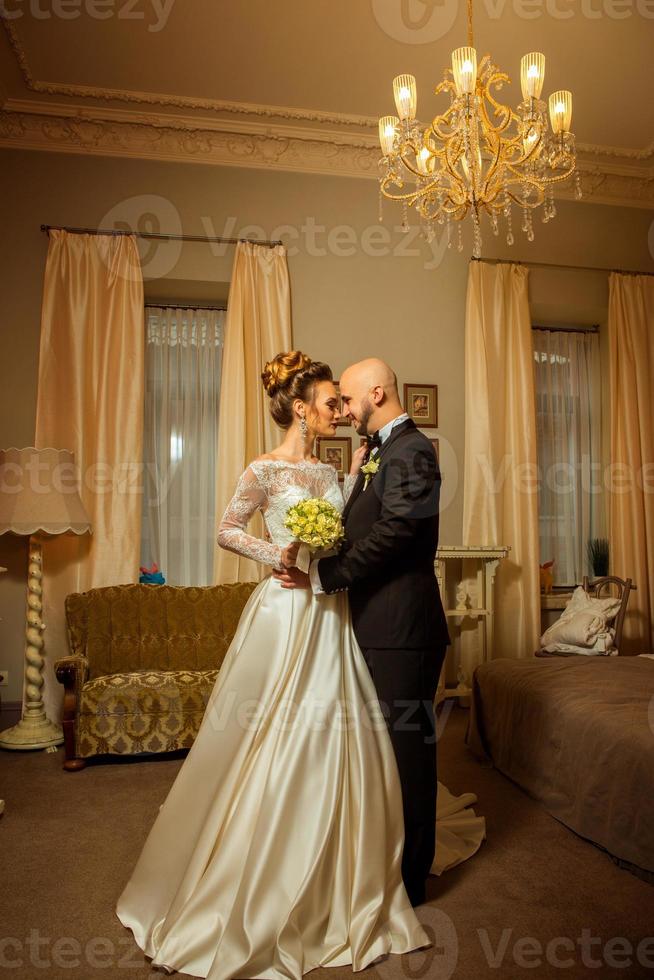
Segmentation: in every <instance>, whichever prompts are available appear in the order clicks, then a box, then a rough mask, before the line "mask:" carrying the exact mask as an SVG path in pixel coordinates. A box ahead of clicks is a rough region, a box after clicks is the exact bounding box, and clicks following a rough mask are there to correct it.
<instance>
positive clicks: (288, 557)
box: [282, 541, 301, 568]
mask: <svg viewBox="0 0 654 980" xmlns="http://www.w3.org/2000/svg"><path fill="white" fill-rule="evenodd" d="M300 544H301V542H300V541H291V543H290V544H287V545H286V547H285V548H284V550H283V551H282V565H283V566H284V568H292V567H293V566H294V565H295V560H296V558H297V553H298V551H299V550H300Z"/></svg>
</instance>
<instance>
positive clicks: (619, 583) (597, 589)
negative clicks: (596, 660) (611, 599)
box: [581, 575, 636, 653]
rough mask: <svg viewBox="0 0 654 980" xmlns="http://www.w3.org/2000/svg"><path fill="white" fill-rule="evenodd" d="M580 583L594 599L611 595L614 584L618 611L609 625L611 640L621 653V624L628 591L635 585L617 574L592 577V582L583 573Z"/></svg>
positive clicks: (633, 589)
mask: <svg viewBox="0 0 654 980" xmlns="http://www.w3.org/2000/svg"><path fill="white" fill-rule="evenodd" d="M581 585H582V588H583V590H584V592H587V593H588V595H591V596H593V597H594V598H595V599H602V598H605V597H607V596H610V595H612V591H611V590H612V588H613V586H615V588H616V590H617V598H618V599H620V600H621V602H620V608H619V609H618V613H617V615H616V617H615V619H614V620H613V622H612V624H611V625H612V627H613V629H614V630H615V639H614V641H613V642H614V644H615V646H616V647H617V650H618V653H621V646H622V625H623V623H624V618H625V615H626V612H627V603H628V602H629V593H630V592H632V591H633V592H635V591H636V586H635V585H634V584H633V582H632V581H631V579H630V578H627V579H622V578H618V577H617V575H604V576H603V577H602V578H596V579H593V581H592V582H591V581H590V580H589V578H588V576H587V575H584V577H583V580H582V583H581Z"/></svg>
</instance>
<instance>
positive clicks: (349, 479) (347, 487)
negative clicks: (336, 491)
mask: <svg viewBox="0 0 654 980" xmlns="http://www.w3.org/2000/svg"><path fill="white" fill-rule="evenodd" d="M358 475H359V474H358V473H354V474H352V473H348V474H347V475H346V477H345V479H344V480H343V500H344V501H345V503H347V501H348V497H349V496H350V494H351V493H352V491H353V490H354V484H355V483H356V482H357V477H358Z"/></svg>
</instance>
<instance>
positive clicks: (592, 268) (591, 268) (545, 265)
mask: <svg viewBox="0 0 654 980" xmlns="http://www.w3.org/2000/svg"><path fill="white" fill-rule="evenodd" d="M471 261H472V262H486V263H488V264H489V265H524V266H530V267H532V268H536V269H575V270H577V271H581V272H617V273H619V274H620V275H623V276H654V272H637V271H635V270H634V269H607V268H605V267H604V266H599V265H561V264H560V263H558V262H520V261H519V260H513V259H478V258H475V256H474V255H473V256H471Z"/></svg>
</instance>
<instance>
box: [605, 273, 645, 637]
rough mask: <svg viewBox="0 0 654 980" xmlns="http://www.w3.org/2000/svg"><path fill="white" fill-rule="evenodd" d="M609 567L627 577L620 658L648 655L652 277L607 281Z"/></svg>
mask: <svg viewBox="0 0 654 980" xmlns="http://www.w3.org/2000/svg"><path fill="white" fill-rule="evenodd" d="M609 351H610V369H609V377H610V394H611V463H612V464H613V468H612V480H613V486H609V490H608V492H609V564H610V570H611V574H612V575H618V576H620V578H631V579H633V581H634V584H635V585H636V591H635V592H632V593H631V595H630V597H629V607H628V614H627V617H626V619H625V622H624V627H623V634H622V635H623V648H624V652H626V653H654V278H652V277H651V276H629V275H620V274H619V273H616V272H613V273H611V275H610V276H609Z"/></svg>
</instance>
